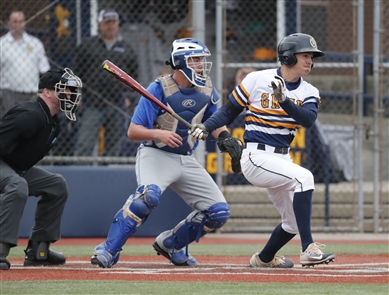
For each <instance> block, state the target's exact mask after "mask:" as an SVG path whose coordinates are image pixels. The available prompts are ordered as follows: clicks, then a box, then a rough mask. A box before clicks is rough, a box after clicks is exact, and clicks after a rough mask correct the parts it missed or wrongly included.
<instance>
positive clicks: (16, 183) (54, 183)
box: [0, 160, 68, 247]
mask: <svg viewBox="0 0 389 295" xmlns="http://www.w3.org/2000/svg"><path fill="white" fill-rule="evenodd" d="M28 196H35V197H39V198H40V199H39V201H38V203H37V207H36V211H35V224H34V226H33V227H32V231H31V234H30V239H31V240H33V241H47V242H55V241H57V240H58V239H60V237H61V234H60V227H61V219H62V214H63V211H64V208H65V203H66V200H67V197H68V188H67V184H66V181H65V179H64V178H63V177H62V175H59V174H55V173H51V172H49V171H46V170H44V169H42V168H39V167H32V168H31V169H29V170H28V171H27V172H25V173H22V174H21V175H19V174H18V173H16V172H15V171H14V170H13V169H12V168H11V167H10V166H9V165H8V164H7V163H5V162H4V161H3V160H0V243H8V244H10V245H11V247H14V246H16V245H17V242H18V238H19V237H18V233H19V225H20V220H21V218H22V214H23V210H24V206H25V205H26V202H27V198H28Z"/></svg>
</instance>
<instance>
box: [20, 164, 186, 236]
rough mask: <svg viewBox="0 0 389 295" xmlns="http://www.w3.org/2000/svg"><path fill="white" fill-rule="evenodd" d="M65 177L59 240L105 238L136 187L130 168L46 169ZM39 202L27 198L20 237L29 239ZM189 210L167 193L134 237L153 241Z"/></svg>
mask: <svg viewBox="0 0 389 295" xmlns="http://www.w3.org/2000/svg"><path fill="white" fill-rule="evenodd" d="M43 168H44V169H47V170H49V171H51V172H55V173H59V174H61V175H63V176H64V177H65V179H66V180H67V183H68V187H69V198H68V201H67V203H66V207H65V211H64V215H63V218H62V224H61V234H62V237H106V236H107V233H108V230H109V227H110V225H111V223H112V220H113V217H114V215H115V214H116V212H117V211H118V210H119V209H120V208H121V207H122V206H123V205H124V203H125V201H126V200H127V198H128V196H129V195H131V194H132V193H134V192H135V189H136V187H137V183H136V177H135V169H134V168H132V167H105V166H103V167H101V166H48V167H47V166H45V167H43ZM37 201H38V198H35V197H29V198H28V202H27V204H26V207H25V209H24V213H23V217H22V220H21V224H20V228H19V237H21V238H22V237H28V236H29V234H30V231H31V228H32V226H33V224H34V213H35V208H36V203H37ZM191 211H192V209H191V208H190V207H189V206H188V205H187V204H186V203H185V202H184V201H183V200H182V199H181V198H180V197H179V196H178V195H177V194H176V193H175V192H173V191H172V190H170V189H167V190H166V191H165V192H164V193H163V195H162V199H161V202H160V204H159V206H158V207H157V208H156V209H154V210H153V211H152V212H151V214H150V215H149V217H148V219H147V220H146V222H145V223H143V224H142V225H141V226H140V227H138V229H137V232H136V233H135V235H134V236H137V237H154V236H157V235H158V234H159V233H160V232H162V231H164V230H167V229H171V228H173V227H174V226H175V225H176V224H177V223H178V222H180V221H181V220H183V219H184V218H185V217H186V216H187V215H188V214H189V213H190V212H191Z"/></svg>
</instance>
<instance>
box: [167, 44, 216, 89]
mask: <svg viewBox="0 0 389 295" xmlns="http://www.w3.org/2000/svg"><path fill="white" fill-rule="evenodd" d="M208 56H211V53H210V51H209V50H208V48H207V46H205V45H204V44H203V43H201V42H200V41H198V40H196V39H193V38H183V39H177V40H175V41H174V42H173V45H172V49H171V51H170V59H169V61H168V62H167V64H170V66H171V67H172V69H173V70H179V71H181V72H182V73H183V74H184V75H185V77H186V78H187V79H188V80H189V81H190V82H191V83H192V84H193V85H196V86H200V87H203V86H205V82H206V80H207V76H208V74H209V73H210V71H211V67H212V62H207V61H206V57H208ZM192 57H201V58H202V59H201V62H199V63H200V64H201V65H202V69H201V72H199V68H198V67H197V66H196V64H194V66H196V68H194V67H193V62H192V61H191V60H190V58H192ZM189 62H192V66H189ZM197 65H198V64H197Z"/></svg>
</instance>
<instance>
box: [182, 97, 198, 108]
mask: <svg viewBox="0 0 389 295" xmlns="http://www.w3.org/2000/svg"><path fill="white" fill-rule="evenodd" d="M182 105H183V106H184V107H186V108H191V107H194V106H195V105H196V102H195V101H194V100H193V99H186V100H184V101H183V102H182Z"/></svg>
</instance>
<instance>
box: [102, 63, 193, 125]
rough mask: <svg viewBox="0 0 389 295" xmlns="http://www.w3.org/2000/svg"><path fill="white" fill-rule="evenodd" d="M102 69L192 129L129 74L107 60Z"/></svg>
mask: <svg viewBox="0 0 389 295" xmlns="http://www.w3.org/2000/svg"><path fill="white" fill-rule="evenodd" d="M102 67H103V69H104V70H105V71H107V72H108V73H110V74H111V75H112V76H113V77H114V78H116V79H117V80H119V81H120V82H122V83H123V84H125V85H126V86H128V87H130V88H131V89H132V90H134V91H136V92H138V93H139V94H141V95H142V96H144V97H145V98H147V99H148V100H150V101H151V102H152V103H154V104H156V105H157V106H159V107H160V108H161V109H163V110H164V111H166V112H167V113H168V114H170V115H171V116H172V117H173V118H175V119H177V120H178V121H180V122H181V123H182V124H184V125H185V126H186V127H188V128H189V129H190V128H191V127H192V124H190V123H189V122H188V121H186V120H185V119H184V118H182V117H181V116H179V115H178V114H176V113H175V112H174V111H173V110H172V109H169V108H168V107H167V106H166V105H164V104H163V103H162V102H161V101H160V100H158V99H157V98H156V97H155V96H154V95H152V94H151V93H150V92H148V91H147V90H146V89H145V88H144V87H143V86H142V85H140V84H139V83H138V82H137V81H136V80H135V79H134V78H132V77H131V76H130V75H129V74H127V73H126V72H124V71H123V70H122V69H120V68H119V67H118V66H117V65H115V64H114V63H112V62H110V61H109V60H106V61H104V62H103V64H102Z"/></svg>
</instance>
